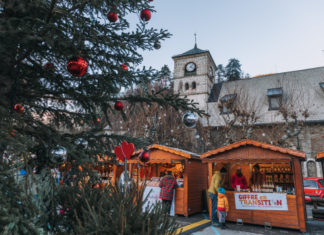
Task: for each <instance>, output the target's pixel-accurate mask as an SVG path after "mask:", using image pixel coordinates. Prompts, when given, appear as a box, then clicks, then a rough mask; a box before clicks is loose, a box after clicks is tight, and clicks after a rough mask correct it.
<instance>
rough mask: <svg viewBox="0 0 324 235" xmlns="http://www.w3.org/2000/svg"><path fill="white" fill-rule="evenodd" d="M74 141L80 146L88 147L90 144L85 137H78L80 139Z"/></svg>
mask: <svg viewBox="0 0 324 235" xmlns="http://www.w3.org/2000/svg"><path fill="white" fill-rule="evenodd" d="M74 143H75V144H76V145H80V146H82V147H84V148H86V147H87V146H88V141H87V140H85V139H83V138H78V139H76V140H75V141H74Z"/></svg>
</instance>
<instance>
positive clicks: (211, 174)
mask: <svg viewBox="0 0 324 235" xmlns="http://www.w3.org/2000/svg"><path fill="white" fill-rule="evenodd" d="M212 177H213V163H212V162H208V185H207V186H208V187H207V194H208V188H209V185H210V182H211V178H212ZM207 197H208V211H209V219H210V220H211V219H212V202H211V200H210V197H209V195H207Z"/></svg>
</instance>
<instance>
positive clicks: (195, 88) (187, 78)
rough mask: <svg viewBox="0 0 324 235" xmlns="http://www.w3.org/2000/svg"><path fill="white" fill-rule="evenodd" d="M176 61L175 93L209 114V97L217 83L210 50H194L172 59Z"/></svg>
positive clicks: (195, 47) (195, 48)
mask: <svg viewBox="0 0 324 235" xmlns="http://www.w3.org/2000/svg"><path fill="white" fill-rule="evenodd" d="M172 59H173V60H174V76H173V82H174V86H173V92H174V93H175V94H180V96H182V97H184V96H187V98H188V99H190V100H194V102H196V103H198V107H199V108H200V109H202V110H204V111H205V112H207V113H208V110H207V102H208V97H209V94H210V92H211V89H212V87H213V84H214V83H215V72H216V69H217V68H216V64H215V62H214V60H213V58H212V56H211V54H210V52H209V51H208V50H201V49H199V48H197V44H195V46H194V48H193V49H191V50H189V51H186V52H184V53H182V54H179V55H175V56H173V57H172Z"/></svg>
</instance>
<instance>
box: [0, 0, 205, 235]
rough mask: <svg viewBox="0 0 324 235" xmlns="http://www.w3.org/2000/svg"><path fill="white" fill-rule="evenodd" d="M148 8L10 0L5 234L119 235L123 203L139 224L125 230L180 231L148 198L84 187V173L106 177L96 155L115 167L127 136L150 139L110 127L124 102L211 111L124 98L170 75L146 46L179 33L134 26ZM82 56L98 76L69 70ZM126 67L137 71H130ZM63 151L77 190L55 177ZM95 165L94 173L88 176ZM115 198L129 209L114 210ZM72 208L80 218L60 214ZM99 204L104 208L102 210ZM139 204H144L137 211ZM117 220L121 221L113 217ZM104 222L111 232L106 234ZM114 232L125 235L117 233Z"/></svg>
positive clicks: (3, 13) (6, 14) (0, 39)
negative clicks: (148, 205)
mask: <svg viewBox="0 0 324 235" xmlns="http://www.w3.org/2000/svg"><path fill="white" fill-rule="evenodd" d="M143 9H150V10H151V11H152V12H154V9H153V8H152V6H151V5H150V2H149V1H146V0H122V1H120V0H112V1H105V0H91V1H90V0H78V1H76V0H64V1H57V0H24V1H21V0H4V1H1V2H0V63H1V70H0V94H1V99H0V123H1V124H0V156H1V162H0V183H1V184H0V187H1V190H0V200H1V208H0V233H1V234H42V233H47V234H55V233H65V232H67V233H69V234H80V233H81V234H82V233H95V234H99V233H101V234H115V233H112V232H111V231H115V230H116V228H119V225H120V220H117V217H116V216H117V215H116V214H113V213H116V211H114V210H115V209H116V207H117V206H122V207H124V208H125V213H124V216H125V221H129V224H127V227H126V229H129V230H127V231H126V230H124V233H125V234H162V233H160V232H161V231H166V230H168V229H169V228H170V229H171V230H172V228H173V224H172V223H171V222H170V221H169V219H168V218H167V217H163V216H161V215H160V214H159V213H160V211H159V209H154V210H152V211H151V212H150V213H149V214H145V213H142V212H141V211H140V210H139V209H138V208H139V207H140V203H141V201H142V199H141V198H140V197H136V199H134V198H123V200H121V199H120V198H119V201H118V200H117V199H116V200H115V199H114V198H116V197H118V195H119V196H120V193H119V192H118V191H114V190H112V189H110V191H108V194H107V193H106V194H104V193H102V192H97V191H94V190H92V189H90V188H91V187H90V186H88V187H87V188H86V186H83V188H82V187H80V182H83V179H84V177H89V179H88V180H87V181H88V182H89V184H93V183H97V182H99V181H100V179H99V178H98V176H96V174H95V173H94V172H93V171H92V170H91V169H93V167H94V166H96V164H99V163H97V158H96V157H94V156H95V155H96V154H107V155H109V156H111V157H112V163H114V156H113V154H112V149H113V147H114V146H115V145H116V144H119V143H120V142H121V141H122V140H127V141H133V142H134V144H135V145H136V147H137V148H140V147H143V145H145V144H146V143H147V142H145V141H143V139H138V138H131V137H127V136H120V135H116V134H114V133H110V134H107V133H106V132H105V130H104V127H105V126H106V125H107V124H109V123H111V120H110V119H111V117H110V116H109V115H108V113H109V112H117V111H115V110H114V102H115V101H117V100H121V101H127V102H129V103H130V104H131V105H135V104H136V103H138V102H140V103H157V104H159V105H161V106H162V107H169V106H172V107H174V108H175V109H176V110H178V109H182V110H191V111H194V112H198V113H199V114H201V112H200V111H199V110H198V109H197V108H196V106H195V104H193V103H192V102H191V101H189V100H187V99H181V98H179V96H178V95H174V94H164V93H159V94H157V93H153V94H149V93H144V94H140V95H134V94H130V95H128V94H122V93H121V91H122V90H128V89H131V88H133V87H135V86H138V85H141V84H148V83H150V81H153V80H155V79H156V78H158V77H161V74H163V73H161V72H160V71H156V70H153V69H151V68H149V69H146V68H140V67H139V65H140V63H141V62H142V60H143V58H142V56H141V55H140V54H139V53H138V51H139V50H154V47H153V46H154V42H156V41H162V40H164V39H166V38H168V37H170V34H169V33H168V32H167V31H166V30H163V29H160V30H157V29H154V28H150V27H149V24H150V21H148V22H143V21H141V20H139V22H138V23H137V25H136V26H135V25H134V26H133V25H130V23H129V22H128V21H127V19H126V17H127V15H128V14H137V15H139V13H140V12H141V10H143ZM110 11H114V12H116V13H117V14H118V21H117V22H116V23H111V22H109V21H108V20H107V17H106V14H107V13H108V12H110ZM151 20H154V14H153V17H152V19H151ZM73 57H82V58H84V59H85V60H86V61H87V63H88V65H89V67H88V72H87V73H86V75H84V76H83V77H74V76H72V75H71V74H70V73H69V72H68V71H67V69H66V66H67V62H68V61H69V60H70V59H71V58H73ZM122 64H126V65H127V66H128V67H129V71H125V70H123V69H122V68H121V65H122ZM44 65H45V66H44ZM15 104H21V105H22V106H23V107H24V112H22V113H19V112H15V110H14V105H15ZM98 118H99V122H98V121H97V120H98ZM114 118H115V116H114ZM119 118H120V121H123V120H126V119H127V118H131V117H127V116H126V115H125V113H122V115H120V117H119ZM80 140H81V141H80ZM84 143H87V144H84ZM58 146H64V148H65V149H66V150H67V161H68V162H70V163H72V171H71V172H73V173H71V172H70V173H69V174H72V175H73V176H72V177H71V178H70V179H69V180H67V182H68V183H69V186H65V185H64V186H59V185H57V182H56V181H55V179H54V177H53V169H54V168H58V167H59V166H60V164H61V163H62V162H60V159H57V158H56V157H55V156H54V155H53V154H52V150H53V149H55V148H57V147H58ZM85 163H87V164H89V165H90V166H92V168H91V167H89V170H84V171H80V170H78V166H79V165H82V166H84V165H85ZM22 167H23V168H24V169H26V171H27V174H26V176H24V178H25V180H23V181H21V182H18V181H16V180H15V179H14V177H13V176H14V174H15V173H17V172H18V170H19V169H20V168H22ZM8 169H9V170H8ZM33 170H36V174H33V173H32V172H33ZM63 172H64V174H65V173H66V169H65V170H64V171H63ZM85 174H87V175H86V176H85ZM71 183H73V184H71ZM81 184H82V183H81ZM83 189H84V190H83ZM86 189H87V190H86ZM132 195H133V194H130V195H129V197H131V196H132ZM139 195H140V194H139ZM126 199H127V200H128V201H126ZM113 200H115V202H116V203H119V204H118V205H117V204H116V205H112V202H111V201H113ZM131 202H134V204H133V203H131ZM66 203H68V207H67V208H65V209H68V210H69V211H70V212H68V213H71V214H69V215H67V216H65V215H63V216H62V215H61V214H60V213H58V210H59V209H60V208H61V207H64V205H65V204H66ZM97 203H99V205H102V210H101V209H100V208H99V207H96V206H95V205H97ZM106 204H107V206H106ZM89 205H90V206H89ZM113 206H115V207H113ZM134 206H138V208H137V209H136V210H134V211H133V212H132V213H129V212H130V211H131V208H134ZM109 208H111V209H110V210H112V211H109ZM126 212H127V213H126ZM109 213H112V214H109ZM107 215H111V216H113V217H112V219H111V220H105V219H106V216H107ZM135 217H138V218H143V221H144V225H145V226H144V227H145V228H150V230H149V231H148V230H145V229H144V232H145V231H146V232H145V233H142V231H143V226H140V225H138V224H137V223H138V221H136V220H135V219H134V218H135ZM115 219H116V220H115ZM148 219H150V222H148ZM104 221H105V223H106V225H105V226H104V227H102V228H104V229H105V230H100V227H101V226H103V223H104ZM90 222H91V224H90ZM110 223H111V224H110ZM127 223H128V222H127ZM146 223H147V224H146ZM148 223H150V225H148ZM146 225H147V226H146ZM91 226H92V228H93V229H94V230H92V231H91ZM107 226H109V227H110V228H115V230H112V229H111V230H108V228H107V229H106V227H107ZM153 228H154V229H155V230H154V229H153ZM160 228H161V230H158V229H160ZM162 228H163V229H164V230H163V229H162ZM118 231H119V230H118ZM153 231H154V232H153ZM119 234H120V233H119Z"/></svg>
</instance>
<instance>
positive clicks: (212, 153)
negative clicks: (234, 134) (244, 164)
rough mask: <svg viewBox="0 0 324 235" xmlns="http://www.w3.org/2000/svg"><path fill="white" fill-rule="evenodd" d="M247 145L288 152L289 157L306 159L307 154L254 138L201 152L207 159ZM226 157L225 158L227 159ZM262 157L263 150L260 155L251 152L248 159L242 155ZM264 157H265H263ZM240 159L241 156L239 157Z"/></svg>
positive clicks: (252, 157)
mask: <svg viewBox="0 0 324 235" xmlns="http://www.w3.org/2000/svg"><path fill="white" fill-rule="evenodd" d="M247 146H252V147H256V148H260V149H264V150H270V151H273V152H277V153H282V154H286V155H289V157H297V158H302V159H305V157H306V154H305V153H304V152H301V151H297V150H293V149H288V148H283V147H279V146H276V145H271V144H266V143H262V142H258V141H254V140H243V141H239V142H236V143H233V144H230V145H227V146H224V147H221V148H218V149H214V150H211V151H209V152H206V153H204V154H201V158H202V159H204V160H205V161H207V160H208V159H209V158H214V157H217V155H221V154H222V153H225V152H228V151H233V150H236V149H238V148H241V147H247ZM245 154H249V152H246V153H245ZM289 157H288V156H287V157H280V158H281V159H285V158H287V159H289ZM226 158H227V159H230V158H231V157H230V156H227V157H226ZM226 158H224V159H223V160H226ZM261 158H262V152H260V155H257V154H250V158H249V159H247V158H246V157H243V156H242V159H244V160H253V159H255V160H257V159H261ZM263 158H264V157H263ZM277 158H278V157H277V156H274V157H273V158H272V157H271V156H270V157H269V155H268V156H267V158H264V160H271V159H277ZM238 159H240V158H238Z"/></svg>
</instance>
